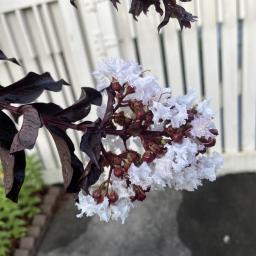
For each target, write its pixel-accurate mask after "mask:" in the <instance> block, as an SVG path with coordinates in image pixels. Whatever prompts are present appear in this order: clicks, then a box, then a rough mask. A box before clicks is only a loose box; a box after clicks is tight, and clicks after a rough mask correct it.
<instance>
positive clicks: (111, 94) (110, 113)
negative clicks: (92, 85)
mask: <svg viewBox="0 0 256 256" xmlns="http://www.w3.org/2000/svg"><path fill="white" fill-rule="evenodd" d="M107 94H108V103H107V108H106V112H105V115H104V117H103V120H102V122H101V124H100V128H102V127H103V126H104V125H105V124H106V123H107V122H108V121H109V120H110V119H111V118H112V116H113V111H114V109H113V106H114V102H115V98H114V96H115V94H114V91H113V89H112V88H111V87H108V88H107Z"/></svg>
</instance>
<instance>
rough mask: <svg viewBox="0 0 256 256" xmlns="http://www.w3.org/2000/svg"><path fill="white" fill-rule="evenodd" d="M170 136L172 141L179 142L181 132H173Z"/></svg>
mask: <svg viewBox="0 0 256 256" xmlns="http://www.w3.org/2000/svg"><path fill="white" fill-rule="evenodd" d="M171 138H172V141H173V142H175V143H180V142H181V141H182V139H183V134H182V133H181V132H179V133H174V134H172V136H171Z"/></svg>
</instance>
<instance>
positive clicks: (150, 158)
mask: <svg viewBox="0 0 256 256" xmlns="http://www.w3.org/2000/svg"><path fill="white" fill-rule="evenodd" d="M155 158H156V154H155V153H152V152H151V151H146V152H145V153H144V154H143V157H142V159H143V161H144V162H146V163H148V164H149V163H152V162H153V161H154V160H155Z"/></svg>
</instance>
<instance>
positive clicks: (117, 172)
mask: <svg viewBox="0 0 256 256" xmlns="http://www.w3.org/2000/svg"><path fill="white" fill-rule="evenodd" d="M123 173H124V171H123V169H122V168H121V167H120V168H119V167H116V168H114V175H115V176H116V177H118V178H120V177H122V176H123Z"/></svg>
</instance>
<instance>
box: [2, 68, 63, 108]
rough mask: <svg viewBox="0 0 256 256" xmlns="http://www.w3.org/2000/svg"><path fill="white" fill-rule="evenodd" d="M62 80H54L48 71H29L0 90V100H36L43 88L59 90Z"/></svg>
mask: <svg viewBox="0 0 256 256" xmlns="http://www.w3.org/2000/svg"><path fill="white" fill-rule="evenodd" d="M63 85H68V83H66V82H65V81H64V80H59V81H54V80H53V79H52V77H51V75H50V73H48V72H47V73H43V74H41V75H39V74H36V73H33V72H30V73H29V74H28V75H27V76H25V77H24V78H23V79H21V80H19V81H18V82H15V83H13V84H11V85H9V86H7V87H4V88H2V89H1V90H0V101H1V102H7V103H20V104H27V103H30V102H33V101H34V100H36V99H37V98H38V97H39V96H40V95H41V94H42V93H43V91H44V90H48V91H53V92H59V91H61V89H62V86H63Z"/></svg>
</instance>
